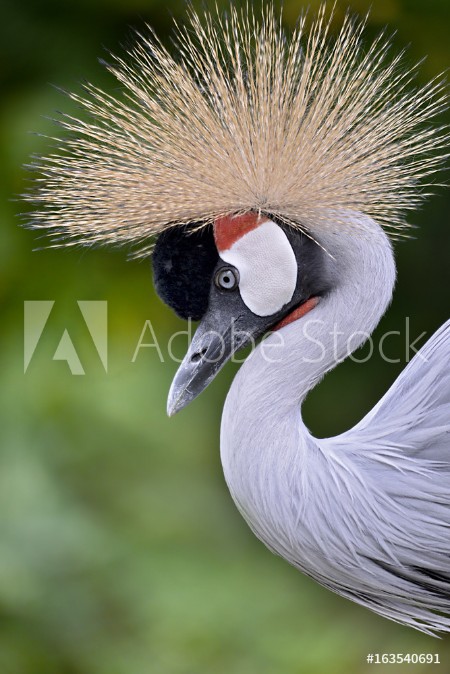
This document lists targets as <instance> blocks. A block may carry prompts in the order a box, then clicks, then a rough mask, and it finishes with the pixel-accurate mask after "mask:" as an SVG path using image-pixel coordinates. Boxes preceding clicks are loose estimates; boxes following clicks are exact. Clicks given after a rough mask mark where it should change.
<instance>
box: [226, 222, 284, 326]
mask: <svg viewBox="0 0 450 674" xmlns="http://www.w3.org/2000/svg"><path fill="white" fill-rule="evenodd" d="M219 255H220V257H221V259H222V260H224V262H227V263H228V264H232V265H233V266H234V267H236V269H237V270H238V271H239V277H240V281H239V290H240V293H241V297H242V300H243V301H244V302H245V304H246V305H247V307H248V308H249V309H250V311H252V312H253V313H254V314H256V315H257V316H271V315H272V314H276V313H277V312H278V311H280V309H282V308H283V306H284V305H285V304H287V303H288V302H289V301H290V300H291V299H292V296H293V294H294V291H295V286H296V285H297V260H296V258H295V255H294V251H293V250H292V246H291V244H290V243H289V239H288V238H287V236H286V234H285V233H284V232H283V230H282V229H281V227H279V226H278V225H277V224H275V222H272V221H271V220H266V221H265V222H263V223H262V224H261V225H259V226H258V227H256V228H255V229H252V230H250V231H249V232H248V233H247V234H245V235H244V236H242V237H241V238H240V239H238V240H237V241H236V242H235V243H234V244H233V245H232V246H231V248H229V249H228V250H223V251H220V252H219Z"/></svg>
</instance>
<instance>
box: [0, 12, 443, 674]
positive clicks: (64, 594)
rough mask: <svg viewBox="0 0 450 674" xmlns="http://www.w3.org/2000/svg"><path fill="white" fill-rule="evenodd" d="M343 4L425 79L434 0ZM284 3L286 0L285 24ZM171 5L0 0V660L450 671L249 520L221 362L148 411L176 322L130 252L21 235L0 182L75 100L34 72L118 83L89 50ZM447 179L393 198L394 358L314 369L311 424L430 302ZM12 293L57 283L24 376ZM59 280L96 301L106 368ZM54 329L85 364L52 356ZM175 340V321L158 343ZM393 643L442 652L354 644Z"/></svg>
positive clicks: (199, 669) (105, 666)
mask: <svg viewBox="0 0 450 674" xmlns="http://www.w3.org/2000/svg"><path fill="white" fill-rule="evenodd" d="M238 4H239V3H238ZM309 4H310V6H312V7H313V8H314V7H316V6H317V3H316V2H314V1H310V2H309ZM347 4H350V6H351V7H352V8H353V9H354V10H356V11H357V12H359V13H365V12H366V11H367V9H368V7H369V5H370V4H372V13H371V18H370V25H369V29H368V34H369V36H370V35H372V34H375V33H377V32H378V31H379V30H380V28H381V27H382V26H384V25H385V24H388V25H389V27H390V29H392V30H396V31H397V32H396V35H395V43H396V46H397V47H398V48H402V47H404V46H405V45H408V44H409V43H410V44H411V47H410V49H409V51H408V56H407V60H408V61H410V62H412V61H415V60H418V59H419V58H421V57H423V56H427V57H428V58H427V60H426V61H425V63H424V64H423V66H422V68H421V77H422V79H423V80H426V79H428V78H431V77H433V76H434V75H436V74H437V73H438V72H440V71H442V70H444V69H445V68H447V67H448V66H449V62H450V59H449V33H450V3H449V2H448V0H430V1H428V2H424V1H423V0H403V1H402V0H381V1H379V0H375V1H374V2H372V3H370V2H368V1H366V0H359V1H356V0H355V1H354V2H350V3H347V1H346V2H344V3H341V2H338V3H337V11H336V15H337V22H336V25H337V24H338V23H339V19H340V18H341V17H342V15H343V12H344V9H345V7H346V6H347ZM219 5H220V6H225V3H223V2H219ZM302 6H303V3H302V2H301V0H285V1H284V17H285V22H286V24H287V25H288V26H292V25H293V24H294V22H295V20H296V18H297V16H298V14H299V12H300V10H301V8H302ZM184 14H185V5H184V3H182V2H173V1H171V0H167V1H166V2H157V1H152V0H64V1H62V0H59V1H56V0H39V1H36V2H31V0H30V1H28V2H27V1H25V0H22V1H21V2H18V1H17V0H2V3H1V28H0V66H1V72H0V77H1V82H2V94H1V104H2V105H1V112H0V115H1V117H0V135H1V161H0V189H1V190H2V194H1V200H0V209H1V210H0V214H1V220H2V244H1V247H0V259H1V265H0V298H1V302H2V315H1V316H2V318H1V337H0V338H1V348H0V367H1V382H2V386H1V392H0V395H1V401H0V443H1V454H0V621H1V622H0V625H1V627H0V674H16V673H17V674H19V673H26V674H56V673H57V674H147V673H149V674H194V673H195V674H206V673H208V674H209V673H213V672H214V674H222V673H223V674H225V673H226V674H229V673H231V672H233V673H236V674H266V673H267V674H269V673H270V674H272V673H275V674H297V673H301V672H306V673H308V674H319V673H322V672H324V673H328V672H336V673H341V672H342V673H346V674H348V673H353V672H356V673H359V672H369V671H372V670H373V669H374V670H375V671H377V672H384V671H386V672H387V671H389V672H392V671H394V670H395V671H409V670H410V669H412V671H414V672H416V673H419V672H420V673H422V672H425V671H430V672H438V671H442V672H448V671H450V640H449V638H445V639H443V640H441V641H438V640H434V639H432V638H429V637H425V636H423V635H420V634H418V633H416V632H414V631H411V630H408V629H406V628H402V627H399V626H396V625H395V624H393V623H390V622H388V621H386V620H383V619H382V618H379V617H377V616H376V615H373V614H371V613H369V612H368V611H366V610H364V609H362V608H360V607H358V606H356V605H355V604H351V603H349V602H347V601H345V600H343V599H340V598H339V597H336V596H334V595H332V594H331V593H329V592H327V591H326V590H324V589H322V588H321V587H319V586H317V585H316V584H314V583H313V582H312V581H310V580H308V579H307V578H305V577H303V576H302V575H300V574H299V573H298V572H296V571H295V570H294V569H292V568H291V567H289V566H288V565H287V563H285V562H284V561H282V560H281V559H279V558H276V557H274V556H273V555H271V553H270V552H268V551H267V550H266V549H265V548H264V547H263V545H262V544H260V543H259V542H258V541H257V540H256V539H255V538H254V536H253V535H252V534H251V532H250V531H249V529H248V528H247V527H246V525H245V523H244V522H243V520H242V519H241V518H240V516H239V514H238V512H237V511H236V509H235V507H234V505H233V503H232V501H231V498H230V496H229V495H228V492H227V489H226V486H225V484H224V481H223V477H222V471H221V466H220V460H219V424H220V416H221V409H222V405H223V400H224V397H225V394H226V390H227V388H228V386H229V384H230V381H231V379H232V376H233V373H234V371H235V369H236V366H233V365H230V366H228V368H226V370H225V371H224V372H223V373H222V374H221V375H220V376H219V377H218V380H217V381H216V382H214V384H213V385H212V386H211V387H210V388H209V389H208V391H207V392H206V393H205V394H203V395H202V396H201V397H200V398H199V399H198V400H197V401H195V402H194V403H193V404H192V405H191V406H190V407H188V408H187V409H186V410H185V411H183V412H182V413H180V414H179V415H178V416H176V417H175V418H173V419H170V420H169V419H167V417H166V414H165V405H166V396H167V391H168V388H169V385H170V381H171V378H172V376H173V374H174V372H175V370H176V367H177V364H176V363H175V362H172V361H171V360H170V359H169V358H167V341H168V339H169V337H170V335H171V334H172V333H173V332H174V331H176V330H179V329H184V327H185V326H184V324H183V323H182V322H181V321H179V320H178V319H176V318H175V317H174V316H173V315H172V314H171V312H170V311H169V310H168V309H167V308H166V307H164V306H163V305H162V304H161V303H160V301H159V300H158V299H157V298H156V297H155V293H154V291H153V288H152V283H151V273H150V265H149V264H148V262H140V263H139V262H128V261H127V260H126V254H125V252H120V251H119V252H118V251H104V250H70V251H67V250H57V251H55V250H44V251H39V252H33V248H35V247H36V246H37V245H39V244H40V243H41V242H39V241H38V239H37V236H36V234H35V233H32V232H29V231H26V230H24V229H20V228H19V227H18V219H17V217H15V216H16V213H17V212H19V211H21V210H24V206H23V204H20V203H17V202H15V201H14V200H12V197H14V195H17V194H18V193H20V192H22V191H23V190H24V188H25V182H26V175H25V172H24V170H23V169H22V165H23V164H24V162H26V161H27V160H28V157H29V155H30V154H32V153H35V152H37V153H39V152H49V151H50V147H51V142H50V141H49V140H47V139H45V138H43V137H41V136H39V135H31V134H30V133H29V132H30V131H35V132H38V133H41V134H50V135H51V134H54V133H55V128H54V127H53V126H52V124H51V122H50V121H48V120H47V119H45V116H52V114H54V110H55V109H64V110H66V111H71V110H73V107H72V105H71V103H70V102H69V101H68V100H66V99H65V98H64V96H62V95H61V94H59V93H58V92H57V91H56V90H55V89H54V88H53V87H52V86H51V85H52V84H56V85H58V86H61V87H63V88H67V89H71V90H76V91H79V82H80V81H81V80H82V79H83V78H87V79H89V80H91V81H93V82H94V83H96V84H98V85H100V86H102V87H104V88H107V89H108V90H110V91H116V89H117V84H116V83H115V82H114V80H112V78H111V77H110V76H109V75H108V74H107V73H106V72H105V71H104V69H103V68H102V67H101V66H100V65H99V64H98V62H97V57H98V56H100V57H101V56H104V48H106V49H110V50H112V51H115V52H119V53H121V52H122V49H123V45H124V44H125V45H126V44H129V42H130V39H131V36H132V31H131V29H132V28H133V27H134V28H142V27H143V24H144V22H146V21H147V22H149V23H150V24H151V25H152V26H153V27H155V28H156V30H157V32H158V34H159V35H161V36H162V37H163V39H165V40H166V39H167V40H168V39H169V34H170V30H171V15H174V16H175V17H177V18H181V20H182V19H183V16H184ZM444 178H445V176H444ZM449 198H450V197H449V193H448V191H447V192H446V190H445V189H444V188H439V187H438V188H436V196H435V197H433V198H432V199H431V200H429V201H428V203H427V204H426V205H425V207H424V208H423V209H422V210H421V211H420V212H418V213H415V214H413V215H412V216H411V217H410V221H411V222H413V223H414V224H416V225H418V226H419V227H420V229H418V230H417V231H416V236H417V239H416V240H410V241H408V242H404V243H401V244H399V245H397V247H396V249H397V259H398V267H399V282H398V288H397V291H396V295H395V299H394V302H393V305H392V307H391V308H390V309H389V312H388V314H387V315H386V317H385V318H384V319H383V321H382V324H381V326H380V328H379V329H378V331H377V335H378V336H380V335H381V334H382V332H383V331H385V330H388V329H392V330H400V331H401V335H402V336H401V338H400V337H399V338H392V340H391V341H390V342H389V343H388V344H389V346H388V348H387V352H388V355H389V356H390V357H391V358H400V359H401V362H400V363H399V364H395V365H394V364H389V363H386V362H384V361H383V360H382V359H381V357H380V356H379V355H378V356H377V355H374V356H373V357H372V358H371V359H370V360H369V362H367V363H366V364H364V365H358V364H356V363H352V362H347V363H345V364H343V365H342V366H340V367H339V368H338V369H337V370H336V371H335V372H333V373H332V374H331V375H329V376H328V377H327V378H326V380H325V382H324V383H323V384H321V386H320V387H319V388H318V389H317V390H316V391H314V392H313V393H312V395H311V396H310V398H309V399H308V401H307V403H306V405H305V415H306V418H307V421H308V423H309V425H310V427H311V428H312V429H313V431H314V432H316V433H317V434H319V435H328V434H334V433H336V432H339V431H341V430H343V429H345V428H347V427H348V426H350V425H351V424H353V423H354V422H355V421H357V420H358V419H359V418H360V417H361V416H362V415H363V414H364V413H365V412H366V411H367V410H368V409H370V408H371V407H372V406H373V404H374V403H375V402H376V401H377V400H378V399H379V397H380V396H381V395H382V394H383V392H384V391H385V390H386V389H387V387H388V386H389V385H390V383H391V382H392V381H393V380H394V379H395V377H396V376H397V374H398V372H399V371H400V370H401V369H403V367H404V365H405V358H406V354H405V346H404V341H405V337H406V335H405V332H406V328H405V318H406V317H408V316H409V317H411V319H410V332H411V335H412V337H413V338H415V337H417V336H419V335H420V334H421V333H422V332H423V331H425V332H426V335H427V336H429V335H430V334H431V333H432V332H433V331H434V330H435V329H436V328H437V327H438V326H439V325H440V324H441V323H442V322H443V321H444V320H445V319H446V318H447V317H448V305H449V302H448V300H449V282H450V272H449V264H448V251H449V246H448V244H449V236H450V235H449V226H448V225H449V223H448V219H449V216H448V213H449V205H450V204H449ZM25 300H55V305H54V308H53V312H52V314H51V316H50V319H49V321H48V325H47V327H46V329H45V331H44V333H43V335H42V338H41V340H40V342H39V344H38V347H37V349H36V352H35V354H34V356H33V359H32V361H31V363H30V366H29V368H28V371H27V373H26V374H24V372H23V311H24V309H23V306H24V304H23V303H24V301H25ZM78 300H107V302H108V309H109V371H108V374H106V373H105V372H104V370H103V369H102V366H101V363H100V361H99V358H98V354H97V353H96V351H95V348H94V346H93V343H92V340H91V339H90V337H89V333H88V331H87V328H86V325H85V323H84V322H83V320H82V318H81V314H80V311H79V309H78V306H77V301H78ZM148 319H149V320H151V321H152V324H153V326H154V329H155V332H156V334H157V337H158V340H159V342H160V344H161V349H162V353H163V356H164V359H165V362H161V360H160V357H159V355H158V353H157V350H156V349H155V348H142V349H140V350H139V352H138V354H137V357H136V359H135V362H134V363H133V362H132V357H133V354H134V352H135V349H136V346H137V343H138V341H139V338H140V335H141V333H142V330H143V327H144V324H145V321H146V320H148ZM64 329H67V330H68V332H69V334H70V336H71V338H72V340H73V342H74V344H75V345H76V348H77V350H78V353H79V354H80V357H81V360H82V363H83V366H84V368H85V371H86V374H85V375H84V376H73V375H71V374H70V371H69V368H68V366H67V363H65V362H59V361H54V360H52V356H53V354H54V352H55V349H56V347H57V345H58V343H59V340H60V339H61V336H62V333H63V331H64ZM146 337H147V338H148V337H149V333H148V332H147V334H146ZM147 341H148V340H147ZM423 341H424V340H423V339H422V340H421V343H423ZM185 346H186V340H185V339H183V338H182V337H180V338H179V339H178V340H177V344H176V347H177V351H178V352H179V353H180V354H182V353H183V351H184V349H185ZM364 353H365V352H364V351H363V352H361V356H364ZM411 651H413V652H433V653H434V652H437V653H439V654H440V656H441V661H442V662H443V663H444V664H443V665H442V666H440V667H439V666H437V665H433V666H429V668H428V669H427V668H426V667H425V666H420V665H414V666H413V665H411V666H409V667H400V666H397V667H396V666H393V665H390V666H386V667H384V666H382V665H378V666H375V665H367V664H366V663H365V656H366V654H367V653H368V652H380V653H383V652H404V653H405V652H411Z"/></svg>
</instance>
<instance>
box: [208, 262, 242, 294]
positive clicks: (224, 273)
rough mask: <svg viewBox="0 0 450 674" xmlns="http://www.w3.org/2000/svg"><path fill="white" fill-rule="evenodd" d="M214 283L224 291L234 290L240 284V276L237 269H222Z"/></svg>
mask: <svg viewBox="0 0 450 674" xmlns="http://www.w3.org/2000/svg"><path fill="white" fill-rule="evenodd" d="M214 282H215V284H216V286H217V287H218V288H221V289H222V290H234V289H235V288H236V287H237V285H238V283H239V274H238V271H237V269H230V268H229V267H222V269H219V271H218V272H217V274H216V277H215V279H214Z"/></svg>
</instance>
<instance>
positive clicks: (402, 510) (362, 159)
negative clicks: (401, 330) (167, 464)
mask: <svg viewBox="0 0 450 674" xmlns="http://www.w3.org/2000/svg"><path fill="white" fill-rule="evenodd" d="M307 24H308V21H307V17H305V16H304V17H303V18H301V19H300V20H299V22H298V25H297V27H296V29H295V31H294V32H293V34H292V35H291V36H290V38H287V37H286V35H285V34H284V32H283V30H282V28H281V27H280V25H279V23H278V21H277V20H276V19H275V17H274V12H273V10H270V9H269V10H266V11H265V12H263V15H262V17H261V18H259V19H258V18H254V16H253V13H252V11H251V10H248V11H246V12H243V13H242V14H241V13H239V12H237V11H236V10H234V9H231V11H230V13H229V15H228V17H226V18H220V17H219V16H217V15H215V14H214V15H206V16H205V17H200V16H199V15H197V14H196V13H195V12H194V11H191V13H190V20H189V22H188V24H187V26H184V27H183V26H181V27H178V28H177V31H176V35H177V36H176V41H175V44H176V49H177V53H176V55H175V56H173V55H172V54H171V53H170V52H169V51H168V50H166V48H165V47H164V46H163V45H162V44H161V43H160V42H159V41H158V39H157V38H156V36H155V35H154V34H152V33H151V32H150V33H148V34H147V37H145V36H144V37H143V36H140V37H139V38H138V39H137V44H136V46H135V47H134V49H133V50H132V52H131V54H130V58H128V59H122V58H114V60H113V63H112V64H110V65H108V66H107V67H108V68H109V69H110V71H111V72H112V73H113V74H114V75H115V76H116V77H117V79H118V80H119V82H120V83H121V84H122V85H124V87H125V90H126V94H127V95H126V97H125V98H124V99H121V98H120V97H114V96H111V95H110V94H107V93H103V92H102V91H100V90H99V89H97V88H96V87H95V86H92V85H87V86H86V90H87V91H86V94H85V95H83V96H81V97H80V96H77V95H72V94H71V97H72V98H73V99H74V100H75V101H77V102H78V103H79V104H80V105H81V106H82V107H83V108H84V109H85V110H87V112H88V113H89V117H88V119H87V121H83V120H79V119H76V118H73V117H71V116H69V115H63V116H62V119H61V120H60V124H62V126H63V127H64V128H65V129H66V130H68V131H69V132H70V133H69V134H68V137H67V139H66V140H65V141H64V143H63V146H62V149H61V150H60V151H57V152H56V153H55V154H53V155H51V156H49V157H48V158H46V159H44V160H43V161H42V162H41V164H40V169H39V170H40V172H41V173H40V178H39V181H38V183H37V188H36V189H35V190H34V193H33V195H31V196H30V197H29V198H30V199H32V200H34V201H37V202H38V205H39V208H38V209H37V212H36V213H35V214H34V222H33V226H35V227H38V228H44V229H46V230H47V231H48V230H50V233H51V235H52V236H53V241H54V243H55V245H59V244H60V243H61V242H64V243H66V244H67V243H68V244H76V243H82V244H87V245H91V244H94V243H108V242H110V243H113V244H121V243H132V244H137V248H136V253H137V254H138V255H139V254H140V255H145V254H149V253H150V252H151V248H152V246H153V245H154V237H155V236H156V244H155V246H154V258H153V264H154V278H155V284H156V288H157V290H158V292H159V294H160V296H161V297H162V299H163V300H164V301H165V302H166V303H167V304H168V305H170V306H171V307H172V308H173V309H174V310H175V311H176V312H177V313H178V314H179V315H180V316H182V317H184V318H192V319H195V320H200V325H199V327H198V329H197V332H196V334H195V336H194V338H193V340H192V343H191V345H190V348H189V350H188V352H187V354H186V357H185V359H184V361H183V363H182V364H181V367H180V368H179V371H178V373H177V374H176V377H175V379H174V382H173V384H172V387H171V390H170V394H169V401H168V412H169V414H173V413H174V412H176V411H177V410H180V409H181V408H183V407H184V406H185V405H186V404H187V403H188V402H189V401H191V400H192V399H193V398H195V396H197V395H198V394H199V393H200V392H201V391H202V390H203V389H204V388H205V387H206V386H207V385H208V383H209V382H210V381H211V380H212V379H213V377H214V376H215V375H216V374H217V372H218V371H219V370H220V368H221V367H222V366H223V365H224V363H225V362H226V361H227V360H228V359H229V358H230V357H231V356H232V354H233V353H234V352H235V351H236V350H237V349H238V348H240V347H242V346H244V345H246V344H248V343H249V342H251V341H252V340H253V341H254V340H258V338H260V337H261V336H263V335H264V334H266V333H268V332H269V333H270V334H269V336H267V337H266V338H265V339H264V340H261V341H260V342H259V344H258V346H256V348H255V349H254V350H253V352H252V353H251V355H250V357H248V359H247V360H246V361H245V363H244V364H243V366H242V367H241V369H240V371H239V372H238V374H237V376H236V378H235V380H234V382H233V383H232V386H231V388H230V391H229V393H228V396H227V399H226V402H225V408H224V412H223V418H222V428H221V440H220V444H221V455H222V462H223V468H224V472H225V478H226V481H227V483H228V486H229V488H230V492H231V495H232V497H233V499H234V501H235V502H236V505H237V507H238V508H239V510H240V511H241V513H242V515H243V517H244V518H245V519H246V520H247V522H248V524H249V525H250V527H251V529H252V530H253V531H254V532H255V534H256V535H257V536H258V537H259V538H260V539H261V540H262V541H263V542H264V543H265V544H266V545H267V546H268V547H269V548H270V549H271V550H272V551H273V552H275V553H277V554H279V555H281V556H282V557H284V558H285V559H287V560H288V561H289V562H290V563H291V564H292V565H294V566H295V567H297V568H298V569H300V570H301V571H303V572H304V573H306V574H307V575H308V576H311V577H312V578H315V579H316V580H317V581H318V582H319V583H322V584H323V585H324V586H326V587H327V588H329V589H330V590H333V591H334V592H337V593H339V594H340V595H342V596H344V597H347V598H349V599H352V600H354V601H356V602H358V603H359V604H362V605H363V606H366V607H368V608H370V609H372V610H373V611H375V612H377V613H379V614H380V615H382V616H385V617H386V618H390V619H392V620H395V621H397V622H399V623H403V624H405V625H409V626H411V627H415V628H417V629H420V630H422V631H424V632H427V633H434V632H439V631H442V632H448V631H450V617H449V613H450V368H449V356H450V323H449V322H447V323H446V324H445V325H444V326H442V328H441V329H440V330H438V332H437V333H436V334H435V335H434V336H433V337H432V338H431V339H430V340H429V342H428V343H427V344H426V345H425V347H424V348H423V349H422V350H421V352H420V353H419V354H417V355H416V357H415V358H414V359H413V360H412V361H411V362H410V363H409V364H408V366H407V367H406V369H405V370H404V372H403V373H402V374H401V375H400V377H399V378H398V379H397V381H396V382H395V383H394V384H393V386H392V387H391V389H390V390H389V391H388V392H387V393H386V395H385V396H384V397H383V398H382V399H381V400H380V402H379V403H378V404H377V405H376V406H375V408H374V409H373V410H372V411H371V412H370V413H369V414H368V415H367V416H366V417H364V419H362V421H360V422H359V423H358V424H357V425H356V426H355V427H354V428H352V429H350V430H349V431H347V432H345V433H343V434H341V435H339V436H337V437H333V438H326V439H317V438H315V437H313V436H312V435H311V433H310V432H309V431H308V429H307V428H306V426H305V424H304V423H303V421H302V417H301V404H302V401H303V400H304V398H305V396H306V395H307V393H308V391H310V390H311V388H312V387H313V386H314V385H315V384H316V383H317V382H318V381H319V380H320V379H321V378H322V377H323V375H324V374H325V373H326V372H327V371H329V370H330V369H331V368H333V367H334V366H335V365H336V363H338V362H339V361H341V360H342V359H344V358H345V357H346V356H347V355H349V353H350V352H351V351H352V350H354V349H356V348H357V347H358V346H360V345H361V344H362V343H363V342H364V341H365V339H366V338H367V337H368V335H370V333H371V332H372V331H373V329H374V328H375V326H376V325H377V323H378V322H379V320H380V318H381V316H382V315H383V314H384V312H385V310H386V308H387V306H388V305H389V302H390V301H391V297H392V291H393V287H394V282H395V264H394V256H393V251H392V245H391V242H390V238H389V237H388V233H390V234H394V235H395V234H402V233H404V232H405V231H406V229H405V228H406V226H407V225H406V223H405V221H404V219H403V217H404V215H403V214H404V212H405V210H406V209H410V208H414V207H417V206H418V204H419V203H420V202H421V200H422V198H423V195H424V193H425V191H424V188H423V186H424V185H426V184H428V183H427V182H426V181H427V179H429V177H430V176H431V174H432V173H433V172H434V171H435V170H436V169H437V168H438V167H439V165H440V164H442V158H443V157H444V154H445V147H446V145H447V143H448V136H447V134H446V131H445V130H442V129H441V128H438V127H437V126H436V125H433V124H431V121H432V120H433V118H434V117H435V116H436V115H437V114H438V113H440V112H441V111H442V110H443V109H444V107H445V91H444V85H443V83H442V81H440V80H436V81H433V82H431V83H429V84H427V85H425V86H422V87H419V88H418V87H417V86H416V88H411V87H412V85H411V80H412V78H413V76H414V70H415V69H414V68H413V69H412V70H411V69H406V68H405V66H404V65H403V60H402V55H399V56H392V55H391V51H390V44H389V40H388V39H386V38H385V37H383V36H380V37H379V38H378V39H376V40H375V41H374V42H373V43H371V44H369V45H366V46H363V44H362V33H363V30H364V22H361V21H358V20H354V19H352V18H351V17H350V16H347V17H346V18H345V20H344V21H343V25H342V27H341V29H340V32H339V33H338V34H337V36H335V37H333V36H332V35H331V34H330V33H331V31H330V21H329V20H327V19H326V12H325V10H324V8H322V9H321V10H320V11H319V13H318V14H317V16H316V17H315V19H314V21H313V22H312V24H311V26H310V29H309V30H307V29H306V26H307Z"/></svg>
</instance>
